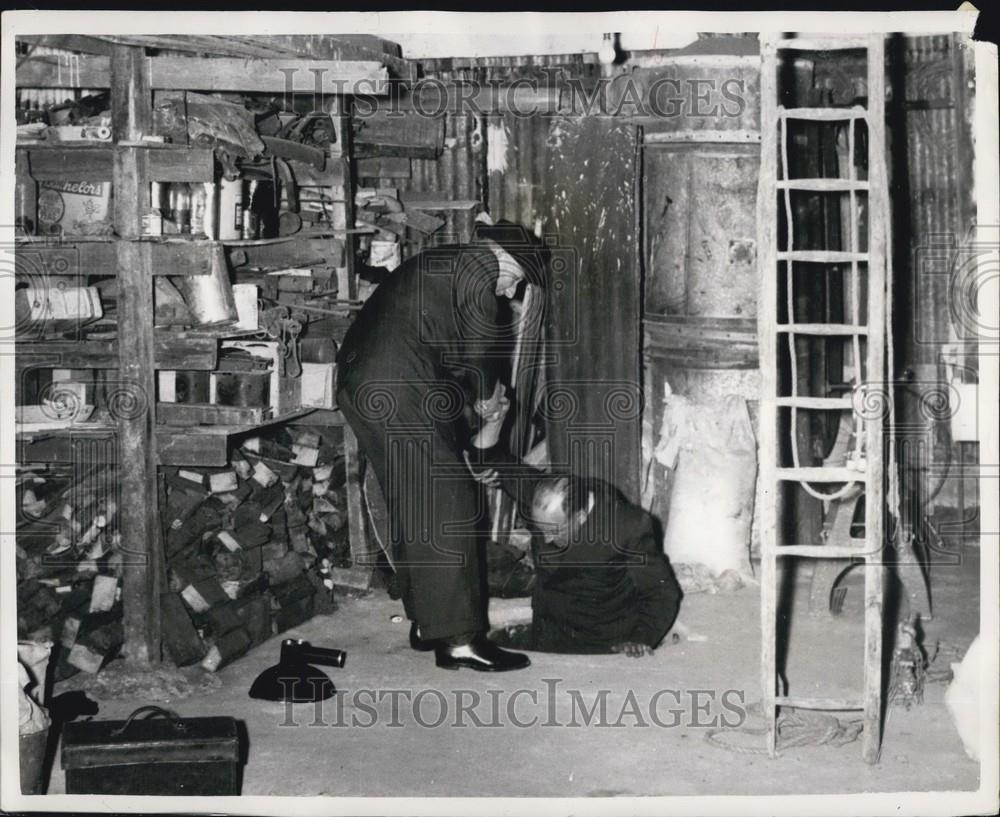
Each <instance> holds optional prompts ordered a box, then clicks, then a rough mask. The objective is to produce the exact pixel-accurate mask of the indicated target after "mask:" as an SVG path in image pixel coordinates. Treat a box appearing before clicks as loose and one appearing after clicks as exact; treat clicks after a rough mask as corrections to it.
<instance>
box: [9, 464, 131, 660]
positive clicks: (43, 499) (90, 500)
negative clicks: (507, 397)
mask: <svg viewBox="0 0 1000 817" xmlns="http://www.w3.org/2000/svg"><path fill="white" fill-rule="evenodd" d="M116 484H117V480H116V475H115V469H114V467H112V466H109V465H103V464H91V465H88V466H85V467H80V466H76V467H74V468H70V469H63V470H60V469H56V468H38V469H22V471H21V472H20V473H19V474H18V479H17V486H18V502H19V508H20V514H19V517H18V524H17V578H18V584H17V625H18V638H22V639H30V640H41V641H46V640H47V641H53V642H55V643H56V644H59V645H60V646H61V649H60V650H59V658H58V662H57V665H56V677H57V678H59V677H68V676H69V675H72V674H73V673H75V672H78V671H80V670H84V671H87V672H96V671H97V670H98V669H99V668H100V666H101V665H102V664H103V663H104V661H105V660H106V659H107V658H108V657H111V656H113V655H117V653H118V651H119V649H120V648H121V644H122V639H123V630H122V623H121V617H122V609H121V574H122V559H123V554H122V551H121V547H120V545H121V542H120V535H119V532H118V529H117V524H116V512H117V497H116V490H115V486H116Z"/></svg>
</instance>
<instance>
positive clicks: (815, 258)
mask: <svg viewBox="0 0 1000 817" xmlns="http://www.w3.org/2000/svg"><path fill="white" fill-rule="evenodd" d="M778 260H779V261H799V262H802V263H812V264H850V263H851V262H852V261H867V260H868V253H866V252H843V251H841V250H792V251H791V252H787V251H786V252H779V253H778Z"/></svg>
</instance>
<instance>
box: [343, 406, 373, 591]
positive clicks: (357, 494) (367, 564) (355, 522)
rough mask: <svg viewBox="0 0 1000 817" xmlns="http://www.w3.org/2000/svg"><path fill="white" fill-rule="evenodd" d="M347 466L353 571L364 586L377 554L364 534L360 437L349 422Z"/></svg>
mask: <svg viewBox="0 0 1000 817" xmlns="http://www.w3.org/2000/svg"><path fill="white" fill-rule="evenodd" d="M343 429H344V468H345V470H346V473H347V484H346V485H345V486H344V491H345V497H344V504H346V505H347V535H348V541H349V544H350V548H351V561H352V562H353V565H352V573H355V574H356V575H357V576H358V577H359V578H360V580H361V581H362V582H363V585H364V587H367V586H368V585H369V584H370V583H371V576H372V572H373V569H374V566H375V565H374V558H373V557H374V554H372V553H371V551H370V550H369V547H368V537H367V536H365V522H364V516H363V511H362V508H363V507H364V503H363V501H362V499H361V454H360V452H359V450H358V440H357V438H356V437H355V436H354V432H353V431H352V430H351V427H350V426H349V425H344V426H343Z"/></svg>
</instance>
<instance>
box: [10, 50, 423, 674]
mask: <svg viewBox="0 0 1000 817" xmlns="http://www.w3.org/2000/svg"><path fill="white" fill-rule="evenodd" d="M71 39H72V44H64V46H63V47H69V48H74V49H79V50H81V51H84V52H89V53H82V54H80V55H78V57H74V60H73V66H72V70H71V71H69V72H67V71H66V70H65V66H63V65H60V62H59V58H58V57H53V56H51V55H44V56H42V55H39V56H33V55H29V56H28V57H26V58H25V59H23V60H22V61H21V62H20V63H19V64H18V67H17V85H18V87H43V88H44V87H60V88H61V87H77V88H110V91H111V114H112V117H111V118H112V133H113V141H112V142H90V143H61V144H55V143H54V144H51V145H50V144H46V143H36V142H31V143H22V144H20V145H18V147H17V153H18V155H19V161H22V162H25V163H26V167H27V170H28V173H29V175H31V176H32V177H33V178H34V179H35V181H110V182H111V184H112V188H113V190H114V196H113V204H112V222H113V225H114V229H115V233H116V235H114V236H99V237H81V238H79V239H77V238H74V237H67V238H59V239H58V240H54V239H48V238H46V237H43V236H39V237H27V238H23V239H19V240H18V242H17V245H18V253H17V257H18V265H19V269H18V272H19V273H21V274H31V273H33V272H34V273H43V274H59V275H77V276H81V277H87V276H116V277H117V284H118V305H117V315H116V319H117V324H118V337H119V338H128V341H129V342H127V343H119V342H117V341H115V340H82V341H58V340H55V341H54V340H44V341H43V340H38V341H32V340H30V339H28V340H26V341H25V342H19V343H18V345H17V365H18V368H19V369H20V370H24V369H25V368H30V367H40V368H45V367H47V368H56V367H59V368H93V369H114V370H117V371H118V372H119V378H120V380H121V381H122V382H123V383H125V384H127V386H128V388H130V389H133V390H134V393H135V394H136V395H138V396H139V399H145V409H144V410H143V411H140V412H134V413H123V414H119V416H118V418H117V421H116V423H115V425H101V424H100V423H81V424H78V425H75V426H71V427H69V428H65V429H53V430H48V429H46V430H42V431H32V432H28V433H23V434H19V435H18V462H19V463H23V462H33V461H35V462H66V461H71V460H72V457H73V448H74V446H75V445H76V444H77V443H78V442H79V441H81V440H87V439H99V438H114V439H116V441H117V452H118V460H119V475H120V480H121V492H122V497H121V510H120V513H119V527H120V531H121V536H122V540H123V542H126V543H127V547H128V552H129V556H130V557H131V558H130V559H128V560H126V564H125V567H124V579H123V605H124V629H125V646H124V656H125V658H126V659H127V660H128V661H130V662H132V663H134V664H137V665H150V664H156V663H158V662H159V661H160V651H161V642H162V638H161V622H160V608H159V596H160V592H161V590H163V589H164V587H165V563H164V555H163V553H164V551H163V542H162V529H161V525H160V520H159V512H158V511H159V509H158V498H159V491H158V487H159V486H158V472H157V469H158V467H159V466H161V465H199V464H200V465H225V464H226V463H227V462H228V450H229V444H230V438H231V437H232V436H234V435H240V434H247V433H251V432H253V431H254V430H256V429H259V428H263V427H266V426H271V425H274V424H277V423H283V422H289V421H292V420H298V421H300V422H301V421H304V420H305V418H307V417H308V416H309V415H311V414H313V413H315V415H316V418H317V421H321V422H320V423H319V424H323V425H328V426H343V427H344V437H345V441H344V445H345V453H346V454H347V456H348V457H349V459H350V461H351V463H352V466H353V470H354V471H355V472H356V470H357V445H356V441H355V440H354V438H353V434H351V432H350V430H349V428H347V427H346V425H344V423H343V417H342V416H341V415H340V414H339V412H336V411H315V410H313V409H303V410H300V411H295V412H290V413H287V414H285V415H282V416H280V417H274V418H266V417H265V418H261V421H260V422H259V423H253V424H247V425H242V424H241V425H231V424H229V425H215V426H184V427H171V426H165V425H158V424H157V422H156V402H155V398H154V395H155V393H156V391H155V389H156V371H157V370H158V369H180V368H183V369H200V370H211V369H214V368H215V366H216V362H217V357H218V340H219V338H221V337H232V336H239V334H241V333H239V332H229V331H227V330H219V331H209V332H201V333H199V332H198V331H190V332H186V333H183V334H179V333H168V332H163V331H159V330H155V329H154V314H153V276H155V275H199V274H207V273H208V272H209V271H210V264H211V253H212V252H213V251H214V248H215V246H216V242H212V241H208V240H205V239H200V238H198V237H186V236H171V237H169V238H165V239H152V238H150V237H148V236H144V235H142V224H141V216H142V213H143V212H145V210H146V209H147V208H148V206H149V196H150V188H149V184H150V182H154V181H158V182H171V181H178V182H208V181H212V180H213V179H214V157H213V155H212V151H211V149H207V148H204V147H189V146H186V145H174V144H164V143H158V142H150V141H146V140H145V137H146V136H148V135H151V134H153V132H154V127H153V102H154V91H157V90H158V91H163V90H173V91H176V90H185V91H202V92H212V91H229V92H232V91H236V92H248V93H251V92H256V93H272V94H275V93H280V94H285V93H288V92H293V93H299V94H308V95H315V94H316V92H317V90H320V91H321V92H322V93H323V94H324V95H325V110H326V111H327V112H328V113H329V114H330V115H331V117H332V119H333V124H334V128H335V130H336V141H335V143H334V144H333V145H331V146H330V150H329V155H328V161H332V162H334V163H335V164H336V165H337V166H338V168H340V169H341V170H340V172H338V173H337V174H335V175H336V178H335V180H334V181H335V184H333V185H331V186H330V187H329V192H330V195H331V199H332V201H333V202H334V205H333V207H332V210H333V216H334V223H333V225H332V228H331V229H323V230H322V231H319V233H318V235H322V236H324V237H326V236H330V235H335V236H336V238H337V241H339V242H340V244H341V245H342V252H341V254H340V260H341V265H339V266H338V267H337V277H338V283H339V285H340V286H342V287H344V291H345V292H346V293H347V296H346V297H348V298H350V299H355V298H356V297H357V289H358V287H357V280H356V277H355V275H354V268H353V259H354V246H353V245H354V241H355V236H356V235H358V234H360V233H364V232H370V230H367V229H361V230H358V229H355V227H354V211H353V198H354V178H353V173H352V159H353V157H352V153H351V118H350V115H351V109H350V105H351V101H350V97H349V96H346V95H345V94H354V93H364V94H368V95H384V94H385V93H387V91H388V76H389V74H388V69H387V67H386V66H387V65H392V66H393V67H394V69H397V72H398V68H399V65H397V63H399V64H404V63H405V61H403V60H401V59H398V58H394V57H391V56H390V55H388V54H387V55H385V59H384V60H381V61H379V60H362V59H351V58H350V57H347V58H331V57H328V56H326V54H329V53H338V54H339V53H340V52H341V51H343V49H344V47H345V46H343V44H340V45H338V46H336V48H335V49H333V50H331V49H327V48H324V46H323V45H322V43H318V42H317V40H316V38H311V37H302V38H301V39H302V41H303V50H304V51H306V52H307V53H308V56H301V55H298V56H289V55H290V54H293V51H292V47H291V46H290V45H287V44H285V45H283V46H281V47H280V48H279V46H277V45H274V44H272V45H271V46H269V47H270V48H271V49H272V50H274V49H279V50H280V49H281V48H283V49H284V51H285V52H286V53H285V54H282V56H281V58H277V57H269V56H261V54H260V53H258V54H256V55H254V56H250V57H248V58H239V57H233V56H217V57H211V56H197V57H195V56H190V57H186V56H152V57H147V56H146V52H145V47H146V46H149V45H150V43H149V42H148V39H147V38H143V37H139V38H133V39H134V40H135V42H134V43H126V42H124V41H122V42H119V41H114V42H112V41H110V40H108V39H104V38H92V37H72V38H71ZM293 39H294V38H293ZM306 40H308V43H307V42H305V41H306ZM172 44H173V45H175V46H178V47H180V49H181V50H184V49H183V47H182V46H183V39H178V40H176V41H172ZM286 46H287V47H286ZM232 47H234V48H236V47H237V45H236V44H233V45H232ZM242 47H244V48H246V49H250V48H252V45H251V44H250V43H244V44H242ZM267 48H268V46H262V47H261V49H262V52H261V53H263V51H266V49H267ZM331 48H333V47H332V46H331ZM205 50H206V51H211V50H212V49H209V48H206V49H205ZM317 72H318V73H317ZM318 76H321V77H322V78H323V84H322V88H320V89H318V88H317V77H318ZM410 78H411V79H412V77H410ZM314 237H316V235H315V234H313V233H312V232H309V233H305V234H302V235H298V236H291V237H289V238H288V239H284V238H279V239H275V240H274V241H273V242H268V241H265V242H240V241H234V242H226V243H227V244H228V245H231V246H232V247H233V248H242V247H256V246H263V245H265V244H274V245H277V244H280V243H285V242H286V241H289V242H298V243H301V242H306V241H308V240H310V239H311V238H314ZM143 396H145V398H143ZM349 470H351V469H349ZM348 490H349V497H348V499H349V503H348V504H349V514H348V517H349V518H348V525H349V534H350V537H351V543H352V550H354V548H355V543H356V542H360V541H361V537H362V536H363V527H362V525H363V520H362V517H361V509H360V488H359V480H358V478H357V473H353V474H349V478H348Z"/></svg>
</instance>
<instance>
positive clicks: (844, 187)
mask: <svg viewBox="0 0 1000 817" xmlns="http://www.w3.org/2000/svg"><path fill="white" fill-rule="evenodd" d="M868 187H869V185H868V182H866V181H863V180H859V181H852V180H851V179H779V180H778V189H779V190H815V191H818V192H831V193H840V192H849V191H851V190H867V189H868Z"/></svg>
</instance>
